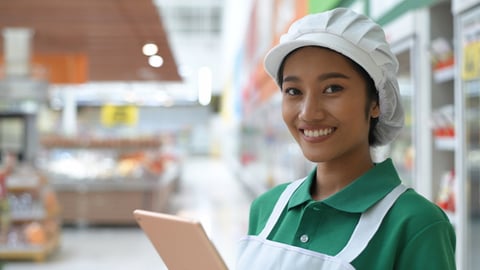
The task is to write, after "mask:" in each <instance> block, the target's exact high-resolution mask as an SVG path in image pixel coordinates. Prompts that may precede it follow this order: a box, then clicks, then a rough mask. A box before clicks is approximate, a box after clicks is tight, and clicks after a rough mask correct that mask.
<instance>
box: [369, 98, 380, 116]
mask: <svg viewBox="0 0 480 270" xmlns="http://www.w3.org/2000/svg"><path fill="white" fill-rule="evenodd" d="M379 116H380V104H378V102H377V101H373V102H372V106H371V107H370V117H372V118H378V117H379Z"/></svg>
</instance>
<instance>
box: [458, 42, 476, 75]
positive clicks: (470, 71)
mask: <svg viewBox="0 0 480 270" xmlns="http://www.w3.org/2000/svg"><path fill="white" fill-rule="evenodd" d="M462 78H463V79H464V80H472V79H476V78H480V41H476V42H472V43H469V44H467V45H465V47H464V48H463V67H462Z"/></svg>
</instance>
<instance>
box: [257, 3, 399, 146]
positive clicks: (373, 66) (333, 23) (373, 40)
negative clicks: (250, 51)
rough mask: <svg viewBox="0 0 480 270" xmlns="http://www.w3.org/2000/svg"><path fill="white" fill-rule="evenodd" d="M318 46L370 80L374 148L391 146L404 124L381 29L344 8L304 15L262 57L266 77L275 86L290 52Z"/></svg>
mask: <svg viewBox="0 0 480 270" xmlns="http://www.w3.org/2000/svg"><path fill="white" fill-rule="evenodd" d="M305 46H320V47H325V48H329V49H331V50H334V51H336V52H339V53H341V54H343V55H345V56H347V57H348V58H350V59H351V60H353V61H354V62H356V63H357V64H359V65H360V66H361V67H363V69H365V71H367V73H368V74H369V75H370V77H372V79H373V81H374V82H375V87H376V88H377V91H378V95H379V103H380V116H379V121H378V123H377V125H376V127H375V130H374V135H375V137H376V139H377V142H376V145H385V144H388V143H389V142H391V141H392V140H393V139H394V138H395V137H396V136H397V135H398V133H399V132H400V130H401V129H402V127H403V124H404V112H403V108H402V105H401V101H400V93H399V89H398V82H397V79H396V75H397V74H396V73H397V70H398V61H397V59H396V57H395V55H394V54H393V53H392V52H391V50H390V46H389V44H388V43H387V41H386V39H385V33H384V32H383V30H382V28H381V27H380V26H379V25H378V24H376V23H375V22H373V21H372V20H371V19H370V18H368V17H366V16H364V15H361V14H357V13H355V12H354V11H352V10H350V9H346V8H337V9H333V10H329V11H326V12H322V13H317V14H310V15H307V16H305V17H303V18H301V19H299V20H297V21H296V22H294V23H293V24H292V25H291V26H290V29H289V30H288V32H287V33H286V34H284V35H282V37H281V38H280V43H279V44H278V45H276V46H275V47H274V48H272V49H271V50H270V51H269V52H268V54H267V55H266V57H265V69H266V71H267V73H268V74H269V75H270V76H271V77H272V78H273V79H274V80H275V82H278V78H277V76H278V70H279V68H280V66H281V64H282V62H283V60H284V58H285V57H286V56H287V55H288V54H289V53H290V52H292V51H293V50H295V49H297V48H300V47H305Z"/></svg>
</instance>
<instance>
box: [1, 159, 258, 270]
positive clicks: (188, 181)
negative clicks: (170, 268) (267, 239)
mask: <svg viewBox="0 0 480 270" xmlns="http://www.w3.org/2000/svg"><path fill="white" fill-rule="evenodd" d="M251 199H252V198H251V197H250V196H249V193H248V192H246V191H245V190H244V188H243V187H242V185H241V184H240V183H239V182H238V181H237V180H236V179H235V178H234V175H233V173H232V172H231V171H229V170H228V168H227V166H226V164H225V163H224V162H222V161H221V160H217V159H211V158H205V157H192V158H188V159H187V160H186V161H185V163H184V165H183V168H182V177H181V182H180V188H179V190H178V193H177V194H176V195H175V196H174V198H172V201H171V207H170V208H171V209H170V212H171V213H176V214H181V215H186V216H190V217H194V218H197V219H199V220H200V221H202V223H203V225H204V227H205V229H206V231H207V233H208V234H209V236H210V237H211V239H212V241H213V242H214V244H215V245H216V246H217V248H218V249H219V251H220V253H221V254H222V256H223V257H224V259H225V261H226V262H227V264H228V265H229V266H230V267H232V266H233V263H234V260H235V247H236V242H237V241H238V239H239V238H240V237H241V236H242V235H243V234H244V233H245V232H246V229H247V220H248V207H249V204H250V201H251ZM27 269H28V270H47V269H48V270H65V269H69V270H80V269H82V270H89V269H116V270H117V269H118V270H122V269H164V266H163V263H162V261H161V259H160V258H159V257H158V256H157V254H156V252H155V251H154V250H153V247H152V246H151V244H150V242H149V241H148V239H147V238H146V237H145V235H144V234H143V232H142V231H141V230H140V229H138V228H136V227H120V228H111V227H109V228H105V227H103V228H92V227H87V228H65V229H64V230H63V232H62V244H61V248H60V250H59V251H58V252H57V253H56V254H55V255H53V256H52V257H51V258H50V259H49V260H48V261H46V262H42V263H32V262H15V263H7V264H6V265H5V266H4V270H27Z"/></svg>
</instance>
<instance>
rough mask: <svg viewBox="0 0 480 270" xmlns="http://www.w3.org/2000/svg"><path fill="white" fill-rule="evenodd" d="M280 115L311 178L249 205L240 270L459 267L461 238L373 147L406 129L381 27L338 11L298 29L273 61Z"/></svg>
mask: <svg viewBox="0 0 480 270" xmlns="http://www.w3.org/2000/svg"><path fill="white" fill-rule="evenodd" d="M265 67H266V70H267V72H268V73H269V75H270V76H271V77H272V78H273V79H274V80H275V81H276V82H277V84H278V86H279V87H280V90H281V95H282V116H283V120H284V122H285V123H286V125H287V127H288V129H289V131H290V133H291V134H292V136H293V137H294V138H295V140H296V141H297V143H298V144H299V146H300V148H301V150H302V152H303V154H304V155H305V157H306V158H307V159H309V160H310V161H312V162H314V163H316V167H315V169H314V170H313V171H312V172H311V173H310V174H309V175H308V176H307V177H306V178H304V179H300V180H297V181H294V182H291V183H288V184H282V185H279V186H277V187H274V188H273V189H272V190H270V191H268V192H266V193H265V194H263V195H261V196H260V197H259V198H257V199H256V200H255V201H254V202H253V203H252V206H251V211H250V222H249V236H248V237H247V238H245V239H244V240H242V242H241V246H240V253H239V257H238V265H237V268H238V269H328V270H335V269H368V270H373V269H379V270H380V269H381V270H387V269H405V270H407V269H408V270H412V269H422V270H425V269H435V270H441V269H455V255H454V250H455V234H454V230H453V228H452V225H451V223H450V222H449V220H448V218H447V217H446V215H445V214H444V213H443V212H442V210H440V208H438V207H437V206H436V205H435V204H433V203H431V202H430V201H428V200H426V199H425V198H423V197H422V196H420V195H419V194H417V193H416V192H415V191H414V190H412V189H407V188H406V187H405V186H403V185H402V184H401V180H400V179H399V177H398V175H397V173H396V170H395V168H394V166H393V164H392V161H391V160H390V159H386V160H385V161H383V162H381V163H377V164H375V163H374V162H373V161H372V157H371V154H370V147H372V146H378V145H385V144H388V143H389V142H391V141H392V140H393V139H394V138H395V137H396V135H397V134H398V132H399V131H400V129H401V128H402V126H403V109H402V107H401V104H400V98H399V92H398V83H397V80H396V77H395V75H396V71H397V68H398V62H397V60H396V58H395V56H394V55H393V54H392V52H391V51H390V48H389V46H388V44H387V42H386V40H385V35H384V33H383V30H382V29H381V28H380V27H379V26H378V25H377V24H375V23H374V22H373V21H371V20H370V19H369V18H367V17H365V16H363V15H360V14H356V13H354V12H353V11H351V10H348V9H344V8H339V9H334V10H330V11H327V12H324V13H319V14H313V15H308V16H306V17H304V18H302V19H300V20H298V21H297V22H295V23H294V24H292V26H291V27H290V29H289V31H288V33H286V34H285V35H283V36H282V38H281V40H280V43H279V44H278V45H277V46H275V47H274V48H273V49H272V50H271V51H270V52H269V53H268V54H267V56H266V58H265Z"/></svg>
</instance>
